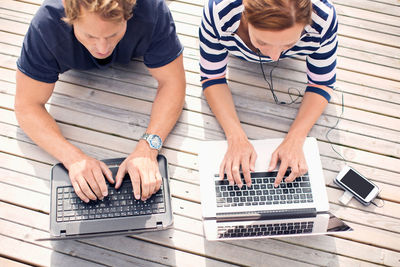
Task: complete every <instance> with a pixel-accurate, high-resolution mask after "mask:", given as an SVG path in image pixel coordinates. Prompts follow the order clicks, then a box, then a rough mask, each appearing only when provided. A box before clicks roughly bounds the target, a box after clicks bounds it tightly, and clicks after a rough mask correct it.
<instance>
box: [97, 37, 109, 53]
mask: <svg viewBox="0 0 400 267" xmlns="http://www.w3.org/2000/svg"><path fill="white" fill-rule="evenodd" d="M96 48H97V52H98V53H100V54H105V53H107V52H108V42H107V40H106V39H100V40H99V41H98V42H97V44H96Z"/></svg>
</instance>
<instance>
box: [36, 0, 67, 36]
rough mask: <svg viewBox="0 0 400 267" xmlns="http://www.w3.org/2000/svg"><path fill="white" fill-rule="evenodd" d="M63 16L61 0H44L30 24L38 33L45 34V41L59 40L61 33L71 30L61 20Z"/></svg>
mask: <svg viewBox="0 0 400 267" xmlns="http://www.w3.org/2000/svg"><path fill="white" fill-rule="evenodd" d="M64 16H65V10H64V6H63V4H62V1H54V0H45V1H44V2H43V4H42V5H41V6H40V8H39V10H38V11H37V13H36V14H35V16H34V18H33V19H32V22H31V26H32V27H34V28H35V30H36V31H37V32H38V34H40V35H41V36H46V41H47V42H50V43H51V42H56V41H60V39H62V38H60V37H61V36H62V35H64V34H68V33H70V32H71V30H72V27H71V26H70V25H68V24H67V23H66V22H64V21H63V20H62V18H63V17H64Z"/></svg>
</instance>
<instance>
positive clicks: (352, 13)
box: [333, 1, 400, 26]
mask: <svg viewBox="0 0 400 267" xmlns="http://www.w3.org/2000/svg"><path fill="white" fill-rule="evenodd" d="M333 2H334V3H335V4H334V5H335V8H336V12H337V14H338V15H339V16H340V17H343V16H347V17H352V18H356V19H362V20H367V21H374V22H378V23H382V24H387V25H392V26H397V25H399V24H400V18H399V17H398V16H393V15H387V14H384V13H378V12H375V10H373V11H370V10H365V9H361V8H360V6H357V7H353V6H350V5H351V3H349V2H348V1H347V2H345V1H333ZM342 3H344V4H345V5H343V4H342ZM349 4H350V5H349ZM389 8H393V7H389ZM399 13H400V9H399ZM339 21H340V22H341V20H339Z"/></svg>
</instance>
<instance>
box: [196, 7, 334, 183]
mask: <svg viewBox="0 0 400 267" xmlns="http://www.w3.org/2000/svg"><path fill="white" fill-rule="evenodd" d="M336 36H337V19H336V12H335V9H334V7H333V6H332V4H331V3H330V2H329V1H328V0H243V1H242V0H209V2H208V5H206V6H205V7H204V13H203V18H202V23H201V26H200V31H199V37H200V54H201V55H200V69H201V81H202V86H203V90H204V94H205V96H206V98H207V101H208V103H209V105H210V107H211V109H212V111H213V113H214V114H215V116H216V118H217V120H218V121H219V123H220V124H221V126H222V128H223V129H224V132H225V135H226V138H227V141H228V149H227V151H226V154H225V157H224V159H223V161H222V163H221V165H220V177H223V174H224V173H226V175H227V178H228V180H229V183H230V184H231V185H232V184H234V183H237V185H238V186H239V187H242V185H243V182H242V180H241V179H240V172H239V170H240V168H242V171H243V174H244V177H245V181H246V184H247V186H250V185H251V179H250V171H254V165H255V161H256V158H257V155H256V152H255V150H254V148H253V146H252V145H251V144H250V142H249V141H248V139H247V136H246V134H245V132H244V131H243V129H242V127H241V126H240V121H239V119H238V116H237V114H236V111H235V107H234V103H233V100H232V94H231V92H230V90H229V88H228V85H227V82H226V78H225V72H226V66H227V63H228V53H231V54H233V55H235V56H237V57H239V58H241V59H243V60H246V61H250V62H258V63H261V62H271V61H277V60H279V59H282V58H287V57H294V56H303V55H306V62H307V78H308V85H307V88H306V90H305V94H304V96H303V100H302V104H301V106H300V108H299V111H298V114H297V116H296V119H295V120H294V122H293V124H292V126H291V127H290V130H289V132H288V134H287V135H286V137H285V138H284V140H283V142H282V143H281V144H280V146H279V147H278V148H277V149H276V150H275V152H274V153H273V154H272V158H271V162H270V165H269V171H271V170H273V169H275V167H276V166H277V163H278V161H280V167H279V171H278V175H277V177H276V179H275V186H278V185H279V183H280V182H281V180H282V178H283V176H284V174H285V172H286V170H287V168H289V167H290V168H291V173H290V175H289V177H288V178H286V179H285V181H287V182H291V181H293V180H294V179H295V178H296V177H298V176H300V175H303V174H305V173H306V172H307V164H306V161H305V158H304V153H303V144H304V141H305V138H306V136H307V134H308V132H309V131H310V129H311V128H312V126H313V125H314V123H315V122H316V121H317V119H318V118H319V116H320V115H321V114H322V112H323V110H324V109H325V107H326V105H327V104H328V102H329V100H330V94H331V91H332V88H333V85H334V83H335V80H336V72H335V69H336V49H337V37H336ZM221 99H224V101H220V100H221Z"/></svg>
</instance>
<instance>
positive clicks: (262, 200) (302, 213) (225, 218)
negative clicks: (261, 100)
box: [199, 137, 351, 240]
mask: <svg viewBox="0 0 400 267" xmlns="http://www.w3.org/2000/svg"><path fill="white" fill-rule="evenodd" d="M282 141H283V139H281V138H279V139H266V140H253V141H250V142H251V143H252V144H253V146H254V149H255V150H256V152H257V156H258V157H257V161H256V165H255V172H253V173H251V177H252V186H251V187H246V186H243V187H242V188H241V189H240V188H239V187H238V186H236V185H233V186H231V185H229V183H228V181H227V180H226V178H224V179H223V180H221V179H220V178H219V177H218V172H219V166H220V164H221V162H222V159H223V157H224V155H225V152H226V149H227V142H226V141H204V142H202V144H201V146H200V154H199V160H200V188H201V204H202V214H203V221H204V231H205V235H206V238H207V239H208V240H223V239H242V238H265V237H277V236H297V235H311V234H323V233H332V232H342V231H349V230H351V228H350V227H348V226H347V225H345V224H344V223H343V222H342V221H341V220H339V219H337V218H336V217H334V216H333V215H332V214H330V213H329V212H328V210H329V203H328V197H327V193H326V188H325V179H324V176H323V171H322V166H321V160H320V156H319V151H318V144H317V141H316V139H315V138H311V137H309V138H307V139H306V141H305V143H304V146H303V150H304V154H305V158H306V162H307V166H308V173H307V174H305V175H303V176H301V177H297V178H296V180H295V181H293V182H291V183H286V182H282V183H281V184H280V185H279V186H278V187H276V188H275V187H274V186H273V184H274V181H275V177H276V174H277V170H274V171H272V172H267V169H268V165H269V162H270V159H271V155H272V153H273V152H274V150H275V149H276V148H277V147H278V146H279V145H280V144H281V142H282ZM287 175H289V172H287V173H286V174H285V177H286V176H287ZM242 179H243V177H242ZM244 184H245V183H244Z"/></svg>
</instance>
